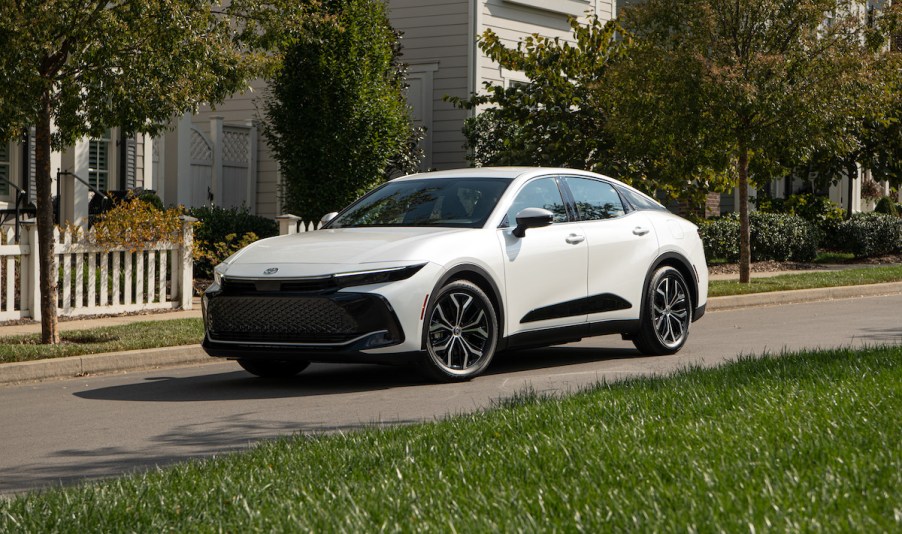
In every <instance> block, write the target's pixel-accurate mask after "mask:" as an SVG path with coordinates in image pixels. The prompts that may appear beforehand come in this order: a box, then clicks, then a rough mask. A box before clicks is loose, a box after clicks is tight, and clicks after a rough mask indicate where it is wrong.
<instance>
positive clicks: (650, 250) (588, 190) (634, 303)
mask: <svg viewBox="0 0 902 534" xmlns="http://www.w3.org/2000/svg"><path fill="white" fill-rule="evenodd" d="M562 180H563V183H564V184H565V185H566V190H565V191H568V192H569V194H570V195H571V196H572V199H573V203H574V204H575V206H576V209H577V212H578V215H579V219H580V223H579V224H580V227H581V229H582V232H583V233H584V234H585V236H586V243H587V244H588V250H587V253H588V273H587V274H588V278H587V288H586V291H587V310H586V311H587V312H588V318H587V319H588V321H589V322H595V321H606V320H624V319H638V318H639V313H640V310H641V303H642V287H643V284H644V283H645V275H646V273H647V272H648V268H649V266H650V265H651V262H652V261H654V259H655V258H656V257H657V255H658V239H657V236H656V234H655V230H654V226H653V225H652V224H651V221H649V220H648V217H646V216H645V214H644V213H643V212H641V211H627V206H626V205H625V204H624V202H623V200H622V199H621V198H620V195H619V194H618V193H617V190H616V189H615V188H614V186H613V185H611V184H610V183H608V182H605V181H603V180H598V179H593V178H588V177H581V176H566V177H564V178H562Z"/></svg>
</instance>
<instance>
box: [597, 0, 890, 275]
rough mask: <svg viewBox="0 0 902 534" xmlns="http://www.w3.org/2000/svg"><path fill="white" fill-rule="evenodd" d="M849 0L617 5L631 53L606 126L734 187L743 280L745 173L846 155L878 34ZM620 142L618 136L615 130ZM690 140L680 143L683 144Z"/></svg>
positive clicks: (761, 176) (758, 174)
mask: <svg viewBox="0 0 902 534" xmlns="http://www.w3.org/2000/svg"><path fill="white" fill-rule="evenodd" d="M854 4H855V2H854V1H851V0H848V1H847V0H648V1H647V2H645V3H642V4H639V5H636V6H634V7H632V8H629V9H627V10H625V12H624V16H623V17H622V21H621V22H622V24H623V26H624V28H625V36H626V39H627V40H629V41H630V43H631V46H630V57H629V59H628V60H626V61H623V62H620V63H618V65H617V67H616V69H615V72H614V73H613V74H612V76H611V79H610V80H611V87H610V89H611V91H612V94H615V95H616V96H617V103H616V105H615V106H614V110H615V112H614V113H613V114H612V118H611V123H612V127H613V129H614V130H615V131H616V132H619V133H621V134H624V135H623V136H622V142H623V143H624V144H625V145H627V146H629V147H631V149H632V150H636V151H638V150H643V149H648V148H650V152H652V153H654V154H664V155H666V154H681V153H684V154H688V155H689V156H690V157H691V159H692V160H694V166H696V167H698V168H707V169H709V170H710V172H712V173H715V174H716V173H729V175H730V178H731V181H733V183H735V184H737V186H738V188H739V195H740V201H739V212H740V221H741V232H740V233H741V237H740V281H742V282H748V281H749V274H750V262H751V256H750V247H749V244H750V243H749V237H750V235H749V215H748V195H749V183H750V177H751V179H753V180H755V181H756V182H757V183H766V182H768V181H769V180H770V179H771V177H772V176H775V175H776V176H782V175H785V174H787V172H788V169H786V168H785V166H784V164H783V162H787V161H792V162H799V161H807V160H808V159H809V158H810V156H811V154H813V153H814V152H815V151H822V152H826V153H831V154H837V153H848V152H849V151H850V149H851V148H852V147H853V146H854V145H855V142H856V140H855V134H854V132H853V131H851V130H850V129H848V128H846V126H847V125H848V124H849V121H850V117H855V116H860V113H859V112H860V107H861V106H866V105H867V103H868V101H869V100H868V96H869V94H868V93H869V87H871V86H872V82H873V79H872V78H873V76H874V71H873V70H872V69H870V65H871V63H872V62H873V60H874V58H875V57H876V50H877V49H879V48H880V47H879V42H878V41H879V39H875V38H873V36H872V35H868V32H867V31H866V28H865V26H864V23H863V20H862V17H861V16H859V13H858V11H857V10H856V9H855V5H854ZM619 140H620V139H619ZM684 149H686V150H684Z"/></svg>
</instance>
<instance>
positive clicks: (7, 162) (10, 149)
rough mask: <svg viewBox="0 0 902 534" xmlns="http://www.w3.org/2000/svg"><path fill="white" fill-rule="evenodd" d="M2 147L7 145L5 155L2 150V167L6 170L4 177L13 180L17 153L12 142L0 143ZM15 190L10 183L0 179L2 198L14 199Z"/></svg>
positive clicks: (0, 195) (0, 153) (0, 162)
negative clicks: (14, 159)
mask: <svg viewBox="0 0 902 534" xmlns="http://www.w3.org/2000/svg"><path fill="white" fill-rule="evenodd" d="M2 147H6V154H5V155H4V154H3V153H2V152H0V168H2V169H5V170H6V175H5V176H3V178H5V179H7V180H9V181H13V179H12V177H13V154H14V153H15V147H14V146H13V144H12V143H3V144H0V148H2ZM13 190H14V188H13V187H11V186H10V185H9V184H8V183H6V182H3V181H0V199H3V200H12V198H13Z"/></svg>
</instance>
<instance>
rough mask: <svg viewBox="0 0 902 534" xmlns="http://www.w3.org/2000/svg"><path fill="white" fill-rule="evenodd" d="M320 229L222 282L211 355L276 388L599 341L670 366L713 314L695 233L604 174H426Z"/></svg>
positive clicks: (242, 258)
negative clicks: (370, 366) (341, 367)
mask: <svg viewBox="0 0 902 534" xmlns="http://www.w3.org/2000/svg"><path fill="white" fill-rule="evenodd" d="M323 219H324V221H327V223H326V224H325V225H324V227H323V228H322V229H321V230H318V231H315V232H307V233H299V234H292V235H286V236H280V237H273V238H270V239H264V240H261V241H258V242H256V243H254V244H252V245H250V246H248V247H246V248H244V249H242V250H240V251H239V252H237V253H235V254H234V255H232V256H231V257H230V258H228V259H227V260H226V261H225V262H223V263H222V264H221V265H219V266H217V267H216V270H215V273H216V274H215V281H214V284H213V285H212V286H210V288H209V289H208V290H207V292H206V293H205V295H204V298H203V309H204V325H205V329H206V335H205V338H204V343H203V346H204V348H205V350H206V351H207V353H209V354H210V355H211V356H216V357H223V358H229V359H235V360H237V361H238V363H239V364H240V365H241V366H242V367H244V369H246V370H247V371H249V372H251V373H253V374H255V375H258V376H265V377H272V376H291V375H294V374H296V373H298V372H300V371H302V370H303V369H304V368H305V367H306V366H307V365H309V363H310V362H373V363H398V362H414V363H416V364H417V365H419V366H420V368H421V369H422V370H423V371H425V372H426V373H427V374H428V375H429V376H430V377H432V378H433V379H436V380H440V381H459V380H467V379H470V378H473V377H474V376H477V375H479V374H480V373H482V372H483V371H485V369H486V368H487V367H488V365H489V364H490V362H491V361H492V356H493V355H494V354H495V353H496V352H498V351H499V350H506V349H513V348H520V347H536V346H547V345H554V344H560V343H567V342H571V341H577V340H579V339H582V338H585V337H590V336H598V335H604V334H620V335H622V336H623V337H624V338H625V339H630V340H632V341H633V343H634V344H635V346H636V347H637V348H638V349H639V350H640V351H641V352H642V353H644V354H658V355H660V354H673V353H675V352H677V351H678V350H680V348H681V347H682V346H683V345H684V344H685V343H686V340H687V338H688V336H689V327H690V324H691V323H692V322H693V321H695V320H697V319H699V318H700V317H701V316H702V315H703V314H704V312H705V303H706V301H707V292H708V270H707V268H706V265H705V256H704V251H703V249H702V242H701V239H700V238H699V236H698V232H697V227H696V226H695V225H693V224H692V223H690V222H688V221H686V220H684V219H681V218H680V217H677V216H675V215H673V214H672V213H670V212H669V211H667V210H666V209H665V208H664V207H663V206H661V205H660V204H659V203H658V202H656V201H654V200H653V199H651V198H650V197H648V196H646V195H644V194H642V193H640V192H639V191H637V190H635V189H633V188H631V187H629V186H627V185H625V184H623V183H621V182H619V181H617V180H614V179H612V178H608V177H605V176H601V175H598V174H594V173H589V172H584V171H577V170H572V169H546V168H474V169H463V170H454V171H441V172H431V173H424V174H415V175H411V176H405V177H403V178H398V179H395V180H392V181H390V182H387V183H385V184H384V185H382V186H380V187H378V188H376V189H374V190H373V191H371V192H370V193H368V194H367V195H365V196H364V197H362V198H360V199H359V200H358V201H356V202H355V203H353V204H351V205H350V206H348V207H347V208H345V209H344V210H343V211H342V212H340V213H338V214H329V215H327V216H326V217H324V218H323Z"/></svg>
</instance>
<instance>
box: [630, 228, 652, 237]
mask: <svg viewBox="0 0 902 534" xmlns="http://www.w3.org/2000/svg"><path fill="white" fill-rule="evenodd" d="M650 231H651V230H649V229H648V228H645V227H644V226H637V227H635V228H633V233H634V234H636V235H645V234H647V233H648V232H650Z"/></svg>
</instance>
